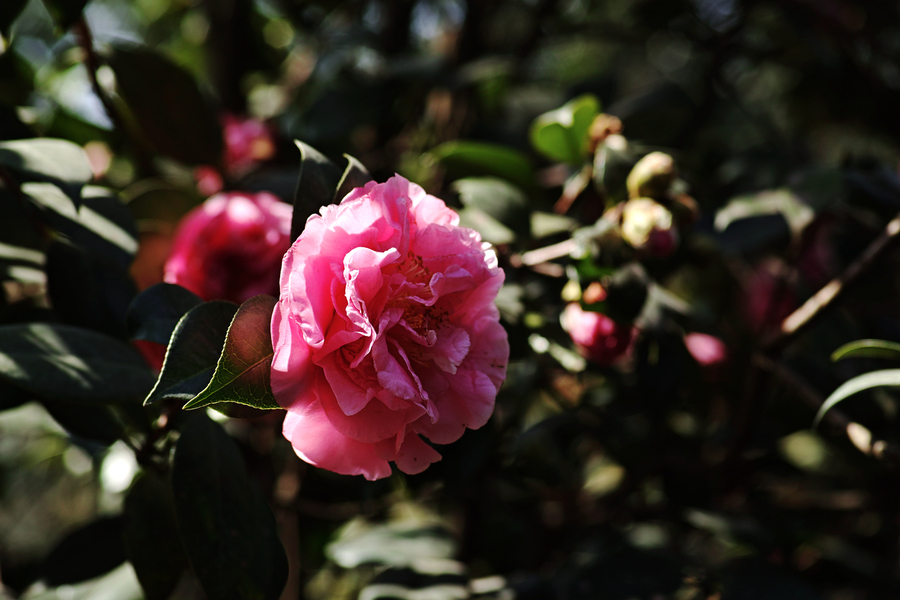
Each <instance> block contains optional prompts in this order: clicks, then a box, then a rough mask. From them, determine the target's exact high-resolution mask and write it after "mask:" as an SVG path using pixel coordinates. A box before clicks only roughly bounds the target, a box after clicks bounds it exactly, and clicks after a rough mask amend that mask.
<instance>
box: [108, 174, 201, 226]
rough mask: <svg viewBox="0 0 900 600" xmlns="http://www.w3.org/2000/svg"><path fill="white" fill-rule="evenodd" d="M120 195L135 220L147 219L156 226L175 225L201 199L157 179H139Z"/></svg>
mask: <svg viewBox="0 0 900 600" xmlns="http://www.w3.org/2000/svg"><path fill="white" fill-rule="evenodd" d="M122 195H123V196H124V197H125V201H126V206H127V207H128V209H129V210H130V211H131V214H132V215H134V218H135V219H136V220H138V221H149V222H151V223H154V224H156V225H157V226H159V223H167V224H169V225H176V224H177V223H178V222H179V221H180V220H181V217H183V216H184V215H185V214H187V213H188V211H190V210H191V209H192V208H194V207H195V206H197V205H198V204H199V203H200V200H201V199H200V198H199V197H198V196H197V195H196V194H194V193H190V192H188V191H187V190H184V189H182V188H178V187H175V186H174V185H172V184H170V183H168V182H165V181H162V180H157V179H144V180H141V181H139V182H137V183H135V184H134V185H132V186H130V187H129V188H128V189H126V190H125V191H124V192H123V193H122Z"/></svg>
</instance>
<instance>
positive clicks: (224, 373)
mask: <svg viewBox="0 0 900 600" xmlns="http://www.w3.org/2000/svg"><path fill="white" fill-rule="evenodd" d="M277 303H278V301H277V300H276V299H275V298H273V297H272V296H266V295H260V296H254V297H253V298H250V299H249V300H247V301H246V302H244V303H243V304H242V305H241V307H240V308H239V309H238V311H237V313H236V314H235V315H234V320H232V321H231V325H230V326H229V327H228V336H227V337H226V338H225V347H224V348H223V349H222V356H221V357H219V362H218V364H217V365H216V371H215V373H214V374H213V377H212V380H211V381H210V382H209V385H208V386H206V389H204V390H203V391H202V392H200V393H199V394H197V396H196V397H195V398H194V399H193V400H191V401H190V402H188V403H187V404H185V405H184V408H185V410H189V409H193V408H200V407H203V406H209V405H210V404H218V403H219V402H234V403H236V404H245V405H247V406H252V407H253V408H260V409H266V410H269V409H279V408H281V406H279V404H278V402H277V401H276V400H275V396H273V395H272V386H271V376H272V372H271V371H272V356H273V355H274V353H275V352H274V350H273V349H272V335H271V333H270V329H269V325H270V323H271V321H272V311H273V310H274V308H275V304H277Z"/></svg>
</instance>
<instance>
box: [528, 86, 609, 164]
mask: <svg viewBox="0 0 900 600" xmlns="http://www.w3.org/2000/svg"><path fill="white" fill-rule="evenodd" d="M599 112H600V103H599V102H598V101H597V98H596V97H595V96H593V95H591V94H584V95H582V96H578V97H577V98H575V99H573V100H571V101H569V102H567V103H566V104H564V105H563V106H561V107H560V108H558V109H556V110H552V111H550V112H547V113H544V114H542V115H541V116H539V117H538V118H537V119H535V120H534V123H532V125H531V132H530V134H531V143H532V145H533V146H534V147H535V149H537V150H538V151H539V152H541V153H542V154H544V155H545V156H547V157H548V158H550V159H552V160H555V161H560V162H564V163H568V164H570V165H573V166H578V165H580V164H582V163H583V162H584V161H585V159H586V158H587V154H588V145H587V144H588V131H589V130H590V128H591V123H592V122H593V121H594V117H596V116H597V114H598V113H599Z"/></svg>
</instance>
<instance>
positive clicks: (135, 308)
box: [126, 283, 203, 345]
mask: <svg viewBox="0 0 900 600" xmlns="http://www.w3.org/2000/svg"><path fill="white" fill-rule="evenodd" d="M202 303H203V300H201V299H200V297H199V296H197V295H196V294H194V293H193V292H190V291H188V290H187V289H185V288H183V287H181V286H180V285H175V284H172V283H157V284H156V285H154V286H151V287H149V288H147V289H146V290H144V291H143V292H141V293H140V294H138V295H137V297H136V298H135V299H134V300H133V301H132V303H131V306H129V307H128V313H127V315H126V324H127V327H128V335H129V336H130V337H131V339H134V340H149V341H151V342H156V343H157V344H164V345H168V344H169V339H170V338H171V337H172V332H173V331H175V327H176V326H177V325H178V321H180V320H181V317H183V316H184V315H185V313H187V312H188V311H189V310H191V309H192V308H194V307H195V306H198V305H199V304H202Z"/></svg>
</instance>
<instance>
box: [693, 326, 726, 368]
mask: <svg viewBox="0 0 900 600" xmlns="http://www.w3.org/2000/svg"><path fill="white" fill-rule="evenodd" d="M684 345H685V347H687V349H688V352H690V353H691V356H693V357H694V360H696V361H697V362H698V363H700V365H701V366H704V367H717V366H719V365H722V364H725V363H726V362H727V361H728V347H727V346H726V345H725V342H723V341H722V340H720V339H719V338H717V337H715V336H712V335H707V334H705V333H689V334H687V335H685V336H684Z"/></svg>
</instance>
